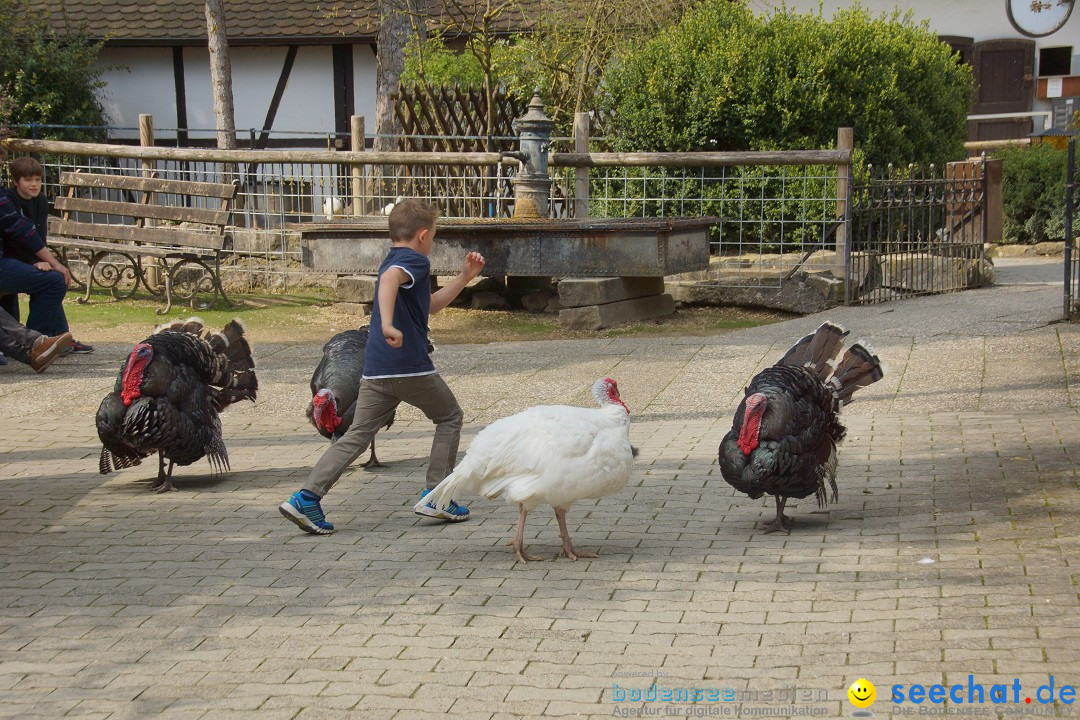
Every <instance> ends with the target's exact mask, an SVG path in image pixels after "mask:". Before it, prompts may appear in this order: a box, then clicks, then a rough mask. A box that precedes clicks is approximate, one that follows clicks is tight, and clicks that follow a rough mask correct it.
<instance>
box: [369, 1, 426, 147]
mask: <svg viewBox="0 0 1080 720" xmlns="http://www.w3.org/2000/svg"><path fill="white" fill-rule="evenodd" d="M421 9H422V2H421V0H379V37H378V53H377V56H376V58H375V139H374V144H373V149H375V150H377V151H391V150H397V149H398V144H397V138H396V137H393V136H397V135H400V134H401V124H400V123H399V122H398V120H397V116H396V115H395V114H394V102H395V98H394V96H395V95H396V94H397V92H398V88H399V87H400V86H401V74H402V72H404V70H405V51H406V49H407V48H408V45H409V40H410V38H411V37H412V36H413V34H416V35H417V36H419V38H420V39H421V41H422V40H423V39H424V38H425V37H426V35H427V32H426V29H425V27H424V18H423V16H422V14H421V12H420V11H421Z"/></svg>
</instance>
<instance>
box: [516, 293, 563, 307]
mask: <svg viewBox="0 0 1080 720" xmlns="http://www.w3.org/2000/svg"><path fill="white" fill-rule="evenodd" d="M556 297H558V296H557V295H556V294H555V291H553V290H549V289H548V288H537V289H536V290H530V291H529V292H527V293H525V294H524V295H522V296H521V299H520V300H519V303H520V305H521V308H522V309H523V310H528V311H529V312H543V311H544V309H545V308H547V306H548V304H549V303H550V302H551V301H552V299H553V298H556Z"/></svg>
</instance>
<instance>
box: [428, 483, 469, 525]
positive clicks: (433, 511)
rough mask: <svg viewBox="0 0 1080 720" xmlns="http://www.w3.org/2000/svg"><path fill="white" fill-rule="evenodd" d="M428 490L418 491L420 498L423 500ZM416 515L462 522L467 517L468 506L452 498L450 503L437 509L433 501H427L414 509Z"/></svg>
mask: <svg viewBox="0 0 1080 720" xmlns="http://www.w3.org/2000/svg"><path fill="white" fill-rule="evenodd" d="M429 492H431V491H430V490H424V491H423V492H422V493H420V499H421V500H423V499H424V498H426V497H427V494H428V493H429ZM416 514H417V515H423V516H424V517H429V518H435V519H436V520H446V521H447V522H462V521H463V520H468V519H469V508H467V507H465V506H464V505H458V504H457V503H456V502H454V501H453V500H451V501H450V504H449V505H447V506H446V507H444V508H443V509H442V510H439V509H438V508H436V507H435V503H433V502H429V503H428V504H427V505H424V506H423V507H422V508H420V509H419V510H417V511H416Z"/></svg>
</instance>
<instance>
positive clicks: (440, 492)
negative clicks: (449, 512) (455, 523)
mask: <svg viewBox="0 0 1080 720" xmlns="http://www.w3.org/2000/svg"><path fill="white" fill-rule="evenodd" d="M460 469H461V466H458V468H457V469H456V470H455V471H454V472H452V473H450V474H449V475H447V476H446V477H445V478H443V481H442V482H441V483H439V484H438V485H436V486H435V487H434V488H433V489H432V491H431V492H429V493H428V494H427V495H425V496H424V497H422V498H420V502H418V503H416V504H415V505H413V510H415V511H420V510H423V509H424V506H425V505H428V504H431V505H434V506H435V507H436V508H438V509H440V510H441V509H445V508H446V506H447V505H449V504H450V500H451V499H453V495H454V489H455V488H456V487H457V485H458V481H459V480H460V479H461V477H462V476H461V475H460V474H459V473H458V470H460Z"/></svg>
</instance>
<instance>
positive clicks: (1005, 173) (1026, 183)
mask: <svg viewBox="0 0 1080 720" xmlns="http://www.w3.org/2000/svg"><path fill="white" fill-rule="evenodd" d="M994 155H995V157H999V158H1001V161H1002V163H1001V165H1002V167H1001V174H1002V178H1001V184H1002V188H1001V190H1002V196H1003V197H1002V201H1003V208H1002V213H1003V217H1002V242H1003V243H1006V244H1013V243H1016V244H1032V243H1037V242H1043V241H1047V240H1064V239H1065V169H1066V168H1065V165H1066V161H1067V157H1066V153H1065V151H1064V150H1058V149H1057V148H1055V147H1053V146H1052V145H1048V144H1046V143H1036V144H1034V145H1029V146H1027V147H1015V148H1006V149H1004V150H999V151H998V152H996V153H995V154H994Z"/></svg>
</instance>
